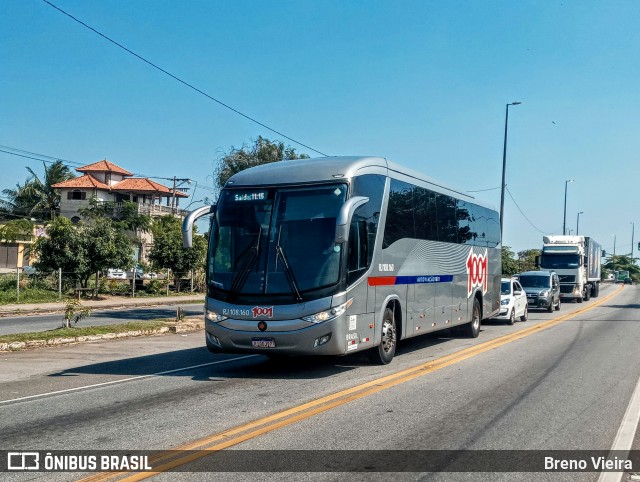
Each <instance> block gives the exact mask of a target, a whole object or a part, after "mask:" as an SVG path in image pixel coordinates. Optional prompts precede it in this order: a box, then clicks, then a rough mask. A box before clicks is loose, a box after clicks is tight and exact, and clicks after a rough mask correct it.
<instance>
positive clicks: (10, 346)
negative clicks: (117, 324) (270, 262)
mask: <svg viewBox="0 0 640 482" xmlns="http://www.w3.org/2000/svg"><path fill="white" fill-rule="evenodd" d="M201 330H204V321H191V320H189V321H184V322H169V323H167V326H161V327H160V328H155V329H152V330H133V331H125V332H122V333H103V334H100V335H86V336H74V337H66V338H52V339H50V340H29V341H15V342H11V343H0V352H6V351H20V350H30V349H34V348H49V347H52V346H60V345H71V344H76V343H85V342H90V341H100V340H119V339H122V338H133V337H137V336H153V335H166V334H174V333H194V332H197V331H201Z"/></svg>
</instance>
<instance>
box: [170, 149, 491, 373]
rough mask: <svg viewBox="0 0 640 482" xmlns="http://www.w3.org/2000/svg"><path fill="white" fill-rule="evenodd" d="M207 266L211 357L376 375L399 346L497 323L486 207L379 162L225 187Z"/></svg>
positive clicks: (284, 166)
mask: <svg viewBox="0 0 640 482" xmlns="http://www.w3.org/2000/svg"><path fill="white" fill-rule="evenodd" d="M207 214H213V216H212V221H211V231H210V241H209V248H208V256H207V275H206V279H207V295H206V302H205V331H206V335H205V336H206V344H207V347H208V348H209V350H210V351H212V352H217V353H219V352H227V353H228V352H241V353H259V354H264V355H268V356H281V355H345V354H350V353H355V352H358V351H362V350H368V351H369V355H370V357H371V358H372V360H373V361H375V362H377V363H381V364H387V363H389V362H390V361H391V359H392V358H393V356H394V354H395V352H396V346H397V342H398V341H399V340H402V339H405V338H410V337H413V336H417V335H421V334H424V333H430V332H434V331H438V330H442V329H448V328H453V327H455V328H456V331H458V332H461V333H463V334H465V335H466V336H469V337H474V338H475V337H477V336H478V334H479V332H480V323H481V321H482V320H483V319H487V318H490V317H492V316H493V315H495V314H497V313H498V312H499V307H500V278H501V250H500V248H501V242H500V219H499V215H498V213H497V212H496V211H495V210H494V209H492V208H490V207H488V206H487V205H486V204H484V203H481V202H478V201H477V200H475V199H474V198H473V197H471V196H469V195H467V194H464V193H462V192H460V191H455V190H452V189H450V188H447V187H445V186H444V185H443V184H441V183H438V182H436V181H434V180H432V179H429V178H427V177H426V176H424V175H421V174H419V173H416V172H412V171H410V170H408V169H405V168H403V167H401V166H399V165H397V164H394V163H392V162H389V161H387V160H386V159H384V158H379V157H327V158H319V159H301V160H293V161H282V162H276V163H272V164H266V165H261V166H258V167H254V168H251V169H247V170H245V171H242V172H239V173H237V174H235V175H234V176H233V177H231V179H229V181H228V182H227V183H226V185H225V186H224V188H223V189H222V191H221V193H220V197H219V199H218V202H217V204H216V205H214V206H206V207H204V208H200V209H198V210H196V211H193V212H192V213H190V214H189V215H188V216H187V217H186V218H185V220H184V223H183V227H182V229H183V238H184V244H185V246H190V244H191V235H192V226H193V222H194V221H195V219H197V218H198V217H201V216H204V215H207Z"/></svg>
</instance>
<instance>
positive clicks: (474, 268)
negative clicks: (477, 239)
mask: <svg viewBox="0 0 640 482" xmlns="http://www.w3.org/2000/svg"><path fill="white" fill-rule="evenodd" d="M467 275H468V280H469V281H468V283H467V296H471V292H472V291H473V288H475V287H476V286H481V287H482V293H486V292H487V278H488V276H487V250H486V249H485V250H484V254H473V249H471V250H470V251H469V256H468V257H467Z"/></svg>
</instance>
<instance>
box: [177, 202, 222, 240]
mask: <svg viewBox="0 0 640 482" xmlns="http://www.w3.org/2000/svg"><path fill="white" fill-rule="evenodd" d="M215 210H216V205H215V204H212V205H211V206H202V207H201V208H198V209H196V210H195V211H191V212H190V213H189V214H187V215H186V216H185V218H184V221H182V246H183V247H185V248H192V247H193V223H194V222H195V220H196V219H198V218H201V217H202V216H206V215H207V214H211V213H213V212H215Z"/></svg>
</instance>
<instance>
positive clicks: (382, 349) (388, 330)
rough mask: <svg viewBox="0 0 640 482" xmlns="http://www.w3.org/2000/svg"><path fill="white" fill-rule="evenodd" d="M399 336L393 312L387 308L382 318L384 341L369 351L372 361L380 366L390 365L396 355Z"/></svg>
mask: <svg viewBox="0 0 640 482" xmlns="http://www.w3.org/2000/svg"><path fill="white" fill-rule="evenodd" d="M397 336H398V332H397V330H396V320H395V317H394V316H393V310H392V309H391V308H387V309H386V310H384V317H383V318H382V340H381V341H380V345H378V346H377V347H375V348H371V349H370V350H369V358H370V360H371V361H372V362H373V363H377V364H379V365H388V364H389V363H390V362H391V360H392V359H393V356H394V355H395V354H396V345H397V342H398V339H397Z"/></svg>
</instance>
